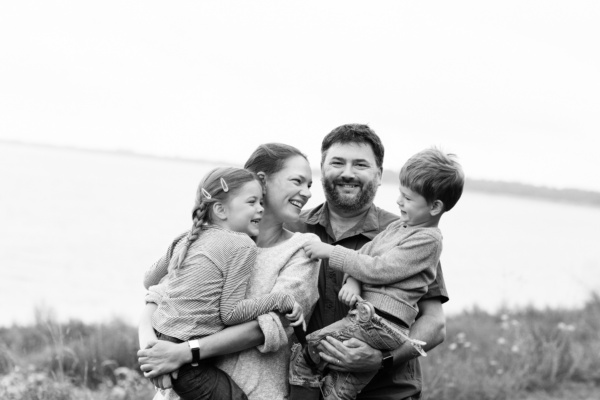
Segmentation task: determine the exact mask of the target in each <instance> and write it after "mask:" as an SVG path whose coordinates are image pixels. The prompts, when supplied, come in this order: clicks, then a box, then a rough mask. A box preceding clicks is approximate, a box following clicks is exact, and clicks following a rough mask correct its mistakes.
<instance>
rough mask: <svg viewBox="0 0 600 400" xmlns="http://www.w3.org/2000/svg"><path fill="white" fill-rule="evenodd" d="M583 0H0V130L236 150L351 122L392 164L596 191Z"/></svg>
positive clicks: (308, 143)
mask: <svg viewBox="0 0 600 400" xmlns="http://www.w3.org/2000/svg"><path fill="white" fill-rule="evenodd" d="M598 21H600V3H599V2H597V1H577V2H570V1H555V0H544V1H505V0H503V1H491V2H488V1H486V2H482V1H452V2H448V1H428V2H407V1H377V2H356V1H328V2H322V1H319V2H316V1H303V2H283V1H252V2H248V1H219V2H207V1H197V0H196V1H178V2H164V1H161V2H157V1H111V0H107V1H102V2H83V1H55V0H44V1H18V2H17V1H15V2H2V4H1V5H0V54H1V62H0V139H6V140H18V141H24V142H32V143H47V144H54V145H67V146H76V147H84V148H98V149H108V150H111V149H115V150H130V151H135V152H139V153H149V154H155V155H165V156H182V157H192V158H200V159H206V160H213V161H223V162H228V163H231V162H232V163H238V164H240V165H242V164H243V163H244V161H245V159H246V158H247V157H248V155H249V154H250V153H251V151H252V150H253V149H254V148H255V147H256V146H257V145H258V144H260V143H264V142H272V141H276V142H283V143H288V144H291V145H295V146H297V147H298V148H300V149H301V150H302V151H304V152H305V153H306V154H307V155H308V156H309V159H310V160H311V162H312V163H313V167H317V166H318V162H319V146H320V142H321V140H322V138H323V136H324V135H325V134H326V133H328V132H329V131H331V130H332V129H333V128H335V127H336V126H338V125H341V124H344V123H354V122H357V123H367V124H369V125H370V126H371V127H372V128H373V129H374V130H375V131H376V132H377V133H378V134H379V135H380V136H381V138H382V140H383V143H384V144H385V146H386V160H385V164H384V167H386V168H389V169H393V170H399V169H400V167H401V166H402V164H403V162H404V161H405V160H406V159H407V158H408V157H409V156H411V155H412V154H414V153H415V152H417V151H419V150H422V149H423V148H426V147H429V146H432V145H435V146H439V147H441V148H442V149H444V150H446V151H448V152H452V153H456V154H457V155H458V157H459V159H460V161H461V163H462V164H463V166H464V169H465V172H466V173H467V176H469V177H472V178H479V179H494V180H509V181H517V182H522V183H529V184H535V185H545V186H551V187H557V188H562V187H571V188H580V189H586V190H596V191H600V179H596V178H593V177H594V176H597V175H598V173H599V172H600V162H598V157H597V149H596V147H595V145H596V142H597V140H596V137H598V136H599V134H600V112H599V110H600V51H599V50H598V49H600V43H599V42H600V24H599V23H598Z"/></svg>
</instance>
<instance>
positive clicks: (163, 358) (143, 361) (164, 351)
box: [137, 340, 191, 387]
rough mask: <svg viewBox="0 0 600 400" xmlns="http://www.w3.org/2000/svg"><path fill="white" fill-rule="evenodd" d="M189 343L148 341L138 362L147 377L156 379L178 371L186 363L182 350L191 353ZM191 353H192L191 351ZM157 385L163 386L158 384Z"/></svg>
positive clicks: (139, 353) (140, 352)
mask: <svg viewBox="0 0 600 400" xmlns="http://www.w3.org/2000/svg"><path fill="white" fill-rule="evenodd" d="M182 345H184V346H185V347H186V348H187V343H172V342H167V341H165V340H155V341H151V342H150V343H148V346H147V347H146V348H145V349H142V350H139V351H138V353H137V355H138V362H139V364H140V369H141V370H142V372H144V376H145V377H146V378H150V379H154V378H158V377H159V376H160V375H164V374H169V373H170V372H173V371H176V370H177V369H179V367H180V366H182V365H183V364H185V362H186V361H185V360H184V359H182V351H183V352H186V353H190V351H189V348H187V349H186V348H184V347H182ZM190 354H191V353H190ZM155 386H157V387H161V386H159V385H156V383H155Z"/></svg>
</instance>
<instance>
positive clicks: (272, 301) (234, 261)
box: [220, 246, 294, 325]
mask: <svg viewBox="0 0 600 400" xmlns="http://www.w3.org/2000/svg"><path fill="white" fill-rule="evenodd" d="M256 254H257V249H256V246H252V247H251V246H247V247H240V248H238V249H237V250H236V251H235V252H234V254H233V256H232V257H231V258H230V259H229V262H228V264H227V266H226V267H225V268H224V273H225V281H224V284H223V292H222V294H221V303H220V312H221V320H222V321H223V323H224V324H225V325H237V324H241V323H242V322H247V321H251V320H253V319H255V318H256V317H258V316H259V315H262V314H266V313H268V312H269V311H280V312H290V311H291V310H292V308H293V307H294V297H292V296H290V295H289V294H287V293H284V292H277V293H270V294H268V295H265V296H261V297H258V298H254V299H245V296H246V288H247V286H248V277H249V276H250V273H251V272H252V268H253V267H254V263H255V262H256Z"/></svg>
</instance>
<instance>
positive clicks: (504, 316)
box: [500, 314, 509, 321]
mask: <svg viewBox="0 0 600 400" xmlns="http://www.w3.org/2000/svg"><path fill="white" fill-rule="evenodd" d="M500 319H501V320H502V321H508V319H509V316H508V314H502V315H501V316H500Z"/></svg>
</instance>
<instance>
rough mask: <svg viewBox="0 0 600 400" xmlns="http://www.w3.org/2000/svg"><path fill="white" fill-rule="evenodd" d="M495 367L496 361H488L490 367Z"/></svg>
mask: <svg viewBox="0 0 600 400" xmlns="http://www.w3.org/2000/svg"><path fill="white" fill-rule="evenodd" d="M496 365H498V361H496V360H493V359H492V360H490V366H492V367H495V366H496Z"/></svg>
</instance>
